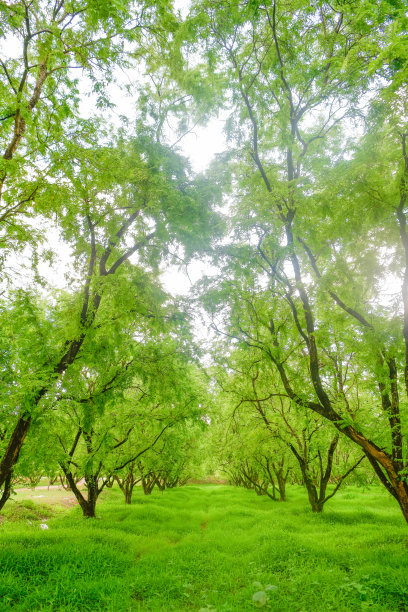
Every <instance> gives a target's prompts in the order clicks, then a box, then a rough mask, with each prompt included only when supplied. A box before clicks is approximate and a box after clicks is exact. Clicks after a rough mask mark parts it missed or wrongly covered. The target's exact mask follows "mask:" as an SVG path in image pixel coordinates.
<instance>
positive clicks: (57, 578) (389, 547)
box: [0, 485, 408, 612]
mask: <svg viewBox="0 0 408 612" xmlns="http://www.w3.org/2000/svg"><path fill="white" fill-rule="evenodd" d="M98 513H99V516H100V520H85V519H82V517H81V515H80V510H79V509H78V508H75V509H73V510H70V511H69V512H68V513H67V514H65V515H64V516H61V515H59V516H56V517H54V518H51V519H50V520H49V521H48V525H49V529H48V530H47V531H44V532H42V531H41V530H40V529H39V526H38V524H37V525H31V526H28V525H27V522H26V521H25V522H24V521H22V522H21V521H20V522H17V521H15V522H9V523H3V525H2V526H1V528H0V529H1V542H2V543H1V545H0V599H1V598H3V599H2V608H1V609H2V610H9V609H13V611H16V610H17V611H18V610H21V611H23V610H47V611H48V610H49V611H57V610H59V611H65V612H70V611H76V610H78V611H79V610H81V611H85V610H92V611H97V610H108V611H109V610H111V611H112V612H113V611H115V612H122V611H123V612H125V611H127V612H135V611H157V612H159V611H162V610H165V611H166V612H167V611H171V610H174V611H177V612H183V611H186V612H187V611H194V610H196V611H197V612H198V611H199V610H203V611H204V610H206V611H207V612H209V611H212V612H214V611H217V612H227V611H229V612H234V611H236V612H241V611H242V612H244V611H246V610H248V611H250V610H255V609H257V608H264V609H265V610H274V611H276V612H277V611H280V610H284V609H287V610H291V611H292V610H294V611H296V610H299V611H300V610H302V611H305V612H307V611H310V612H312V611H313V612H315V611H316V610H322V611H324V612H325V611H326V610H327V611H329V610H333V611H336V612H346V611H347V612H349V611H353V610H359V611H360V610H364V609H369V610H370V611H374V612H380V611H381V612H383V611H384V610H387V611H392V610H403V609H407V608H408V583H407V578H406V577H407V575H408V554H407V544H408V528H407V526H406V525H405V523H404V521H403V520H402V518H401V516H400V514H399V512H398V509H397V508H396V506H395V504H394V503H393V502H392V501H391V500H390V499H389V498H388V497H387V496H386V494H385V493H384V492H382V491H381V490H380V489H379V488H377V487H373V488H372V489H370V490H369V491H363V490H361V489H358V488H357V487H352V488H349V489H348V490H347V489H345V494H344V495H343V496H342V495H340V494H339V496H338V499H334V500H333V501H332V503H331V505H330V506H329V505H328V506H327V509H326V510H325V514H323V515H316V514H313V513H312V512H311V511H310V510H309V509H308V504H307V501H306V500H305V494H304V491H303V490H302V489H301V488H300V487H293V488H291V489H290V491H289V501H288V502H287V503H284V504H281V503H274V502H271V500H269V499H262V498H259V497H257V496H255V495H253V493H252V492H250V491H245V490H240V489H236V488H232V487H228V486H215V485H214V486H213V485H207V486H206V485H202V486H187V487H184V488H181V489H173V490H170V491H166V492H165V493H164V494H162V493H160V492H154V493H153V494H152V495H151V496H148V497H144V496H143V494H142V492H141V491H139V490H137V491H136V494H135V500H134V503H133V504H132V505H131V506H130V507H129V506H125V505H124V504H123V500H122V496H121V493H120V492H119V491H118V490H115V489H113V490H110V491H109V492H107V493H106V495H105V496H104V498H103V501H102V503H101V504H100V505H99V507H98Z"/></svg>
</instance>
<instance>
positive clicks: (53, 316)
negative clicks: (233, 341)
mask: <svg viewBox="0 0 408 612" xmlns="http://www.w3.org/2000/svg"><path fill="white" fill-rule="evenodd" d="M66 178H67V179H69V187H70V189H68V190H66V192H65V194H64V195H66V194H67V193H68V194H69V195H70V199H69V200H68V202H67V204H66V207H65V209H63V210H62V211H61V216H60V225H61V228H62V232H63V235H64V238H65V239H66V240H67V242H68V243H70V244H72V247H73V257H74V262H75V271H78V273H79V275H80V277H81V278H82V287H81V288H80V289H79V290H78V291H76V292H75V293H73V294H71V295H70V294H65V295H64V294H62V295H61V296H60V299H59V300H58V302H57V303H56V304H55V305H49V311H48V313H47V318H46V319H47V320H46V322H44V326H46V328H47V331H48V336H47V337H44V335H43V334H40V335H37V336H36V334H35V333H34V334H33V336H34V337H35V342H36V345H38V347H39V348H37V349H36V350H37V351H39V352H40V353H41V357H40V359H38V360H37V362H36V367H35V375H33V374H32V373H31V369H30V365H29V362H30V355H29V354H26V356H25V357H26V363H25V368H26V369H27V371H29V372H30V376H31V379H32V380H31V382H30V387H29V388H28V387H26V386H23V387H18V388H19V395H18V396H13V395H11V396H10V398H9V405H10V412H9V413H8V418H9V419H10V421H11V423H12V425H11V427H10V429H9V431H8V434H7V438H5V445H4V453H3V457H2V460H1V462H0V486H3V485H4V484H5V483H7V482H8V479H10V477H11V474H12V471H13V468H14V465H15V464H16V462H17V460H18V457H19V453H20V450H21V447H22V445H23V443H24V440H25V437H26V435H27V432H28V431H29V429H30V427H31V424H32V421H33V418H35V416H36V415H37V414H38V412H41V410H42V409H43V408H45V407H46V405H47V403H48V402H49V401H50V399H51V401H52V398H53V397H55V396H56V394H58V392H59V391H58V390H59V387H60V386H61V384H62V381H64V384H65V381H67V380H69V379H70V378H71V380H72V379H73V378H75V376H77V375H78V373H79V372H80V371H81V369H82V367H84V366H85V367H87V368H92V367H93V366H94V365H95V366H96V365H97V364H98V360H100V359H101V358H102V357H103V358H104V359H105V360H106V362H107V363H109V356H110V354H112V353H114V351H115V346H114V343H113V339H114V338H115V334H119V335H121V334H122V331H123V330H125V335H126V330H128V329H131V326H132V322H133V321H134V320H136V319H138V320H139V318H140V317H141V318H142V319H144V320H145V325H146V326H147V327H148V326H149V325H150V326H152V327H156V328H157V329H163V326H164V325H165V323H166V321H167V320H168V321H170V322H174V323H175V324H177V321H183V320H184V319H185V316H186V315H184V314H183V313H182V312H181V311H180V310H179V309H177V308H174V307H173V306H172V305H171V304H169V302H168V301H167V303H166V300H167V296H166V295H165V294H164V292H163V291H162V289H161V288H160V284H159V282H158V279H157V277H158V271H159V265H160V263H161V262H162V261H163V260H164V259H165V257H166V256H167V252H168V247H169V245H170V244H171V243H172V244H180V245H182V246H183V247H184V248H185V250H186V257H189V256H192V255H193V254H194V253H195V252H196V251H197V250H199V249H200V248H203V246H204V245H205V244H206V243H208V241H209V240H210V233H211V231H212V228H213V227H214V224H216V223H217V218H216V216H215V215H214V214H213V213H212V212H211V205H212V201H213V200H214V199H215V198H216V197H217V192H216V190H214V189H213V188H211V187H210V186H209V185H208V183H207V182H206V181H205V180H204V179H203V178H197V179H195V178H194V177H190V176H188V174H187V171H186V169H185V166H184V162H183V160H182V158H181V157H180V156H178V155H176V154H175V153H174V152H173V151H171V150H170V149H168V148H166V147H164V146H162V145H160V144H158V143H152V142H151V141H149V140H148V139H146V138H145V137H143V138H140V139H137V140H132V141H131V142H129V143H123V144H121V145H118V146H117V147H116V148H110V149H109V148H100V149H99V150H92V151H86V150H85V151H83V152H82V156H81V157H79V156H77V158H73V159H72V166H71V169H67V171H66ZM72 201H73V202H74V206H71V205H70V204H71V202H72ZM132 257H133V261H135V258H137V259H136V262H135V263H131V262H130V258H132ZM16 323H17V324H18V322H16ZM96 338H98V340H99V339H100V338H103V343H104V344H103V347H104V351H103V353H100V354H98V353H96V352H95V351H94V342H95V339H96ZM179 342H180V346H183V343H185V342H187V338H185V337H183V334H180V336H179ZM16 374H17V368H14V376H16ZM13 384H14V385H15V386H16V387H17V386H18V383H17V380H16V379H15V380H14V381H13ZM20 395H21V401H16V400H17V398H20ZM5 501H6V500H4V502H5Z"/></svg>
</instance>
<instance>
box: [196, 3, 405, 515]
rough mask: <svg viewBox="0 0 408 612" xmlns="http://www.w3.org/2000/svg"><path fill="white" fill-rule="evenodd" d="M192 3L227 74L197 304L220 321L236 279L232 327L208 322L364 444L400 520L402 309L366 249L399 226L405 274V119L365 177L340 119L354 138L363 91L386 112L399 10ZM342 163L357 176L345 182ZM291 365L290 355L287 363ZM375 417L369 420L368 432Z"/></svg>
mask: <svg viewBox="0 0 408 612" xmlns="http://www.w3.org/2000/svg"><path fill="white" fill-rule="evenodd" d="M200 10H202V9H197V11H196V14H197V13H199V11H200ZM206 11H207V14H208V15H209V16H208V19H207V20H206V19H205V17H204V16H203V12H201V13H199V15H200V17H201V23H202V22H203V21H204V22H206V24H207V27H208V30H207V31H208V32H209V33H210V35H211V36H212V40H213V44H212V45H211V51H210V52H211V54H212V61H214V57H219V58H220V64H221V63H223V64H225V65H227V66H228V68H226V70H225V75H226V78H228V79H229V80H230V82H231V90H232V106H233V113H232V115H231V119H230V122H229V132H230V135H231V139H232V140H233V144H234V145H235V166H233V167H232V185H233V186H234V187H235V193H236V195H237V202H238V203H237V205H236V206H235V209H234V215H235V218H234V221H233V231H234V234H235V246H234V247H230V248H229V247H228V248H225V249H224V259H223V261H224V262H225V264H226V265H225V267H224V271H223V283H220V285H219V288H221V290H220V291H219V292H218V297H215V294H212V298H211V297H208V298H207V299H206V301H207V304H208V306H209V309H210V310H211V311H212V312H213V313H214V314H215V312H216V310H217V309H218V315H219V311H220V305H221V304H222V303H224V304H225V313H226V314H227V313H228V311H229V310H230V303H231V301H234V300H238V299H239V297H238V292H236V287H237V286H242V287H243V289H244V291H243V294H245V293H246V295H247V297H248V302H249V304H252V305H254V304H255V305H254V306H253V310H252V312H250V313H249V315H248V316H246V315H244V317H243V318H244V319H245V322H244V323H243V322H242V321H241V319H240V314H239V312H240V311H239V308H237V309H236V310H235V312H234V315H233V317H231V318H228V319H226V320H225V323H223V324H221V323H220V326H221V329H227V333H228V334H229V335H230V336H232V337H234V338H235V339H236V340H237V341H238V342H243V343H247V344H249V345H251V346H252V347H256V348H258V350H260V351H262V352H263V353H264V354H265V355H266V356H267V357H268V359H269V361H270V364H271V369H272V371H274V372H276V373H278V374H279V377H280V380H281V383H282V385H283V389H284V393H285V395H286V396H287V397H288V398H289V399H290V400H291V401H292V402H294V403H295V404H297V405H298V406H299V407H301V408H306V409H308V410H311V411H313V412H314V413H316V414H318V415H320V416H321V417H323V418H324V419H326V420H327V421H329V422H330V423H332V424H333V425H334V426H335V427H336V428H337V429H338V431H339V432H340V433H341V434H343V435H345V436H347V437H348V438H349V439H350V440H351V441H352V442H353V443H354V444H356V445H358V446H359V447H360V448H361V449H362V450H363V452H364V453H365V455H366V456H367V458H368V460H369V461H370V463H371V465H372V467H373V468H374V470H375V471H376V473H377V475H378V477H379V479H380V481H381V482H382V484H383V485H384V486H385V487H386V488H387V490H388V491H389V492H390V493H391V494H392V495H393V496H394V497H395V498H396V500H397V501H398V503H399V505H400V507H401V510H402V513H403V515H404V517H405V518H406V520H407V521H408V485H407V481H406V470H407V464H406V461H407V459H406V453H405V450H404V449H405V447H406V443H405V438H404V421H405V419H406V415H405V407H404V405H403V404H402V403H401V402H400V399H399V397H400V391H401V389H403V390H404V392H405V393H406V389H405V387H406V385H405V383H404V385H403V386H402V387H401V382H402V381H401V380H400V378H399V372H400V371H401V370H402V371H403V370H404V368H405V370H406V371H408V370H407V368H406V364H405V362H406V358H407V355H408V353H407V354H406V356H405V357H404V350H405V349H404V347H405V346H406V344H407V343H406V338H408V333H407V332H406V328H407V329H408V325H407V324H406V322H404V321H405V319H406V318H407V315H406V313H407V312H408V307H407V306H404V313H405V314H404V321H401V318H400V317H399V316H397V317H392V316H390V314H389V313H387V312H384V307H382V306H381V304H380V303H379V302H378V292H377V291H376V283H377V282H378V279H381V278H382V274H381V270H382V258H381V248H380V247H379V244H378V243H377V242H376V243H373V242H372V240H371V237H372V236H373V234H375V233H376V231H379V232H380V236H381V241H382V242H381V245H382V246H383V247H384V248H390V249H391V248H392V249H395V244H396V237H397V235H398V232H399V233H400V243H399V246H398V247H397V250H396V251H395V250H394V251H393V252H395V260H394V262H395V263H394V269H396V268H398V262H400V261H402V266H403V270H406V269H407V266H406V262H407V261H408V260H406V257H405V253H406V252H408V249H407V248H406V244H408V241H407V240H406V227H405V224H406V217H405V215H406V210H405V204H406V184H407V183H406V181H407V171H408V165H407V161H406V160H407V156H406V144H405V143H406V136H405V134H406V129H405V128H404V129H403V130H400V136H399V137H398V135H397V133H396V131H394V133H393V135H390V134H389V133H388V134H387V136H386V135H385V134H384V132H383V133H382V138H383V140H382V142H384V143H385V142H386V141H387V142H388V143H392V142H393V143H394V145H395V142H396V140H397V139H398V138H399V140H400V143H401V142H402V147H401V146H400V151H401V152H402V155H401V153H400V154H399V159H398V153H397V154H395V153H396V150H395V149H394V151H393V152H392V155H391V156H390V157H392V159H393V163H392V165H391V166H390V168H392V169H390V170H385V169H384V167H382V174H381V178H380V176H379V175H378V174H376V179H377V180H379V181H380V183H376V182H375V181H370V180H369V179H370V178H373V175H372V173H371V172H370V170H369V165H368V164H367V165H364V166H363V167H362V166H361V162H360V161H359V158H360V159H361V155H363V157H364V156H366V155H367V153H368V149H367V145H366V142H367V139H365V143H364V141H362V142H361V144H360V145H357V138H355V135H354V134H350V132H348V133H347V132H346V131H342V129H341V127H342V126H344V125H345V122H346V121H348V122H349V125H353V124H354V125H355V126H356V128H358V130H360V133H363V132H364V125H363V124H362V123H361V122H359V117H367V118H368V117H369V113H368V112H367V110H366V109H365V108H364V106H363V105H362V104H361V103H359V99H360V96H362V95H366V101H367V104H366V107H370V106H371V107H372V108H374V109H375V108H376V105H377V103H378V102H380V101H381V100H383V104H385V106H386V108H387V110H388V112H390V111H391V110H392V107H391V105H390V102H389V99H388V100H387V99H386V91H387V88H388V87H392V83H400V82H401V77H402V75H403V73H404V69H405V63H404V62H403V61H396V58H395V53H396V51H395V41H396V35H397V33H398V32H402V31H404V23H405V22H404V16H403V12H404V9H403V7H402V5H400V4H399V3H393V4H392V5H391V4H388V3H384V4H383V3H382V4H381V6H379V5H378V4H377V3H373V2H371V1H367V2H362V3H359V5H358V7H357V6H355V5H349V4H346V3H341V4H336V5H334V6H332V5H330V4H329V3H326V2H321V3H319V4H316V5H313V6H311V5H310V3H308V2H302V1H297V0H296V1H293V2H289V3H285V5H283V4H281V3H279V2H267V3H264V4H262V5H256V6H255V5H253V4H248V5H246V7H245V8H243V7H242V6H241V5H239V4H238V3H235V2H230V3H228V4H227V5H223V6H222V7H220V6H215V5H213V4H212V3H210V4H209V5H206ZM197 19H198V17H197ZM379 75H380V76H381V77H382V78H383V81H380V80H379V79H378V76H379ZM370 99H371V100H374V102H373V103H372V105H370V103H369V102H370ZM397 99H398V101H400V100H402V99H403V94H402V93H401V92H399V93H398V96H397ZM395 106H398V104H396V105H395ZM398 122H399V123H401V122H403V115H402V114H401V108H400V111H399V119H398V121H397V123H398ZM371 125H372V124H371ZM357 133H358V132H357ZM380 133H381V132H379V131H377V138H378V136H379V135H380ZM363 143H364V145H363ZM359 150H360V151H361V153H360V154H359V153H358V151H359ZM363 151H364V152H365V153H363ZM347 157H348V159H347ZM350 158H351V159H350ZM365 163H367V158H366V159H365ZM346 168H347V169H348V170H349V171H350V174H348V175H347V177H346V180H344V170H345V169H346ZM378 168H379V166H378ZM353 172H354V173H355V174H354V176H359V177H360V179H361V176H362V175H363V176H364V180H363V181H361V180H360V179H359V182H357V183H355V182H351V180H350V179H351V176H353ZM378 189H380V191H379V192H378ZM345 194H347V195H346V196H345ZM385 194H386V200H384V198H383V195H385ZM362 203H364V204H363V208H357V207H360V206H361V204H362ZM361 210H364V215H363V217H362V215H361ZM384 230H385V231H384ZM404 274H405V276H404V282H403V289H402V297H403V302H404V304H405V302H407V299H406V296H407V295H408V290H407V283H408V276H407V274H406V273H404ZM241 297H242V296H241ZM211 300H212V301H213V303H212V304H211ZM228 302H229V304H228V306H227V305H226V304H227V303H228ZM256 302H258V303H260V302H262V306H261V309H258V307H257V304H256ZM243 307H244V303H243V302H242V301H241V311H242V309H243ZM251 307H252V306H251ZM223 325H225V327H223ZM401 329H402V334H401V331H400V330H401ZM350 359H351V360H352V361H353V366H352V369H353V370H354V372H355V373H357V372H358V373H359V374H360V375H361V376H362V380H363V381H364V382H363V385H364V387H365V389H364V390H365V397H364V400H365V406H364V410H362V411H361V412H360V411H359V410H358V411H357V412H358V413H359V415H361V416H363V415H364V416H365V417H367V420H366V421H364V419H361V420H360V418H358V417H357V415H356V410H355V409H354V407H353V406H352V405H351V396H354V395H355V389H354V388H353V386H351V387H348V386H347V385H345V384H344V378H343V377H344V371H345V364H346V362H347V361H348V360H350ZM296 364H303V367H302V368H301V369H300V373H299V369H298V368H297V367H296ZM341 380H342V381H343V382H341ZM357 401H359V400H357ZM380 415H381V416H380ZM378 419H379V420H380V422H381V424H382V425H383V428H381V431H380V432H379V433H376V432H375V431H373V427H372V426H373V423H374V421H377V425H378ZM387 430H388V431H387Z"/></svg>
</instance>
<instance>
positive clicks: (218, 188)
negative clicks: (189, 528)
mask: <svg viewBox="0 0 408 612" xmlns="http://www.w3.org/2000/svg"><path fill="white" fill-rule="evenodd" d="M177 7H178V8H177ZM0 24H1V25H0V37H1V41H2V43H1V55H0V91H1V96H0V119H1V122H0V123H1V131H0V143H1V150H2V156H1V161H0V247H1V256H0V266H1V281H2V289H1V295H0V309H1V334H0V368H1V369H0V371H1V378H0V398H1V404H0V509H1V508H2V507H3V506H4V505H5V504H6V503H7V501H8V499H9V498H10V495H11V494H12V491H13V488H15V487H16V486H17V485H18V483H19V482H21V480H22V479H23V480H24V481H26V480H27V479H28V480H30V482H35V480H36V479H38V478H39V477H40V476H48V478H49V479H50V482H51V481H52V482H54V481H55V479H56V478H59V479H61V481H62V482H63V483H64V485H65V486H69V487H70V488H71V490H72V491H73V492H74V494H75V496H76V498H77V500H78V503H79V505H80V506H81V509H82V511H83V514H84V516H87V517H93V516H95V505H96V501H97V498H98V496H99V495H100V493H101V491H102V490H103V489H104V488H105V487H110V486H112V485H115V486H119V487H120V489H121V490H122V492H123V494H124V500H125V502H126V503H131V501H132V492H133V489H134V487H135V486H136V485H139V484H140V485H141V486H142V487H143V491H144V492H145V493H146V494H149V493H151V491H152V490H153V488H154V487H156V486H157V487H158V488H160V489H161V490H164V489H165V488H169V487H174V486H178V485H180V484H184V483H186V482H187V480H188V479H190V478H199V477H201V476H203V475H207V476H208V475H210V474H216V475H219V476H220V475H221V476H222V477H225V478H227V479H228V480H229V482H231V483H232V484H235V485H239V486H245V487H247V488H251V489H254V491H255V492H256V493H257V494H258V495H267V496H269V497H270V498H271V502H272V501H278V500H279V501H281V502H284V500H285V499H286V496H287V484H288V483H294V482H295V483H298V484H301V485H303V486H304V487H305V491H306V495H307V496H308V499H309V502H310V506H311V509H312V511H314V512H321V511H322V510H323V507H324V505H325V504H326V503H327V502H328V500H330V499H331V498H332V497H333V496H334V495H335V493H336V492H337V491H338V489H339V488H340V487H341V486H343V483H344V482H347V480H349V481H353V482H358V483H362V484H367V483H372V482H374V481H375V482H378V483H380V484H381V485H382V486H383V487H385V488H386V489H387V491H388V492H389V493H390V494H391V495H392V496H393V497H394V498H395V500H396V502H397V503H398V504H399V507H400V509H401V512H402V514H403V516H404V518H405V520H406V521H407V522H408V229H407V217H408V142H407V141H408V92H407V75H408V17H407V12H406V3H405V2H404V1H403V0H384V1H382V2H378V1H376V0H358V1H357V0H334V1H333V2H330V3H329V2H326V1H325V0H307V1H306V0H270V1H267V2H253V1H250V0H247V1H239V0H225V1H224V2H221V3H220V2H214V0H194V1H192V2H191V3H188V2H186V3H184V4H182V5H181V4H180V6H178V5H177V6H176V7H174V6H173V4H172V3H171V2H170V1H168V0H159V2H154V3H153V2H150V0H149V1H143V0H141V1H140V2H133V1H130V0H129V1H128V0H115V1H114V0H107V1H104V2H95V1H93V0H73V1H71V2H67V1H66V0H54V1H48V0H30V1H28V0H15V1H14V2H8V1H5V2H0ZM123 75H125V76H123ZM118 92H119V93H118ZM125 98H126V100H127V101H128V102H129V104H131V106H132V109H133V110H132V115H131V116H129V115H128V116H127V117H125V116H124V114H125V113H124V112H122V110H121V102H122V99H123V100H124V99H125ZM215 117H219V118H221V119H222V120H223V121H224V137H225V151H224V152H223V153H221V154H218V155H216V156H215V157H214V159H213V161H212V162H211V164H210V165H209V167H208V168H207V170H206V171H205V172H203V173H197V172H195V171H194V169H193V167H192V164H191V162H190V160H189V159H188V149H187V148H185V149H183V143H184V142H185V139H186V137H187V136H188V135H189V134H190V135H191V134H194V133H195V131H197V133H198V134H199V133H200V131H201V132H202V131H203V130H205V129H207V128H206V126H208V125H209V124H210V123H209V122H211V119H213V118H215ZM197 142H199V139H197ZM198 146H199V145H198ZM200 261H201V262H203V261H205V262H206V263H207V264H208V273H207V274H204V275H203V276H202V278H201V279H200V280H199V281H198V282H197V283H196V284H195V285H194V287H193V288H192V289H191V291H190V293H189V294H188V295H187V296H184V297H181V296H180V295H177V294H176V293H175V291H172V290H171V288H169V287H167V286H165V285H164V283H163V280H162V274H163V272H165V271H169V270H174V269H175V267H177V266H178V267H179V269H186V267H187V266H188V265H193V266H194V265H197V262H200ZM24 262H25V263H24ZM27 262H28V263H27ZM47 264H48V265H51V266H52V265H54V266H60V270H61V272H60V274H59V278H58V281H59V282H58V283H57V282H56V281H55V279H54V278H53V277H52V275H51V274H47V273H46V272H44V270H45V267H44V266H46V265H47ZM63 267H65V269H66V270H67V271H66V273H65V277H64V273H63V272H62V269H63ZM198 321H201V323H200V324H198V323H197V322H198ZM79 483H81V484H79Z"/></svg>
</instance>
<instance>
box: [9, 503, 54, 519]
mask: <svg viewBox="0 0 408 612" xmlns="http://www.w3.org/2000/svg"><path fill="white" fill-rule="evenodd" d="M54 514H55V512H54V511H53V510H52V509H51V508H50V506H46V505H45V504H37V503H34V502H33V501H31V500H29V499H24V500H21V501H18V502H15V501H14V500H11V501H10V502H9V503H8V504H6V506H5V507H4V510H3V511H2V518H3V520H5V521H12V522H21V521H31V522H32V521H43V520H45V519H48V518H50V517H51V516H54Z"/></svg>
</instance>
